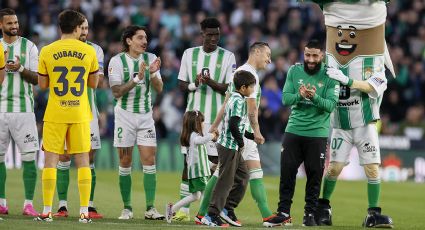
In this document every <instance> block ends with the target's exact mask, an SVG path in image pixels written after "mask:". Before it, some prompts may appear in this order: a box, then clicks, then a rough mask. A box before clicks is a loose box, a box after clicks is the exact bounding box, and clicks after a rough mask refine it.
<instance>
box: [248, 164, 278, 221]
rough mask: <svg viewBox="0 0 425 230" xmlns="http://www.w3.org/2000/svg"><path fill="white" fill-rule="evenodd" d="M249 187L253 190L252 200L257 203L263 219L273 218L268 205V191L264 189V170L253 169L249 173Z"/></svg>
mask: <svg viewBox="0 0 425 230" xmlns="http://www.w3.org/2000/svg"><path fill="white" fill-rule="evenodd" d="M249 177H250V179H249V185H250V188H251V195H252V198H253V199H254V200H255V202H256V203H257V206H258V209H259V210H260V213H261V216H262V217H263V218H266V217H269V216H271V215H272V214H273V213H272V211H271V210H270V208H269V205H268V203H267V194H266V189H265V188H264V183H263V170H262V169H261V168H259V169H252V170H250V171H249Z"/></svg>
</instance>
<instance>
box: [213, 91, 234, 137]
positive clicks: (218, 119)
mask: <svg viewBox="0 0 425 230" xmlns="http://www.w3.org/2000/svg"><path fill="white" fill-rule="evenodd" d="M229 98H230V92H226V97H225V98H224V102H223V104H222V105H221V107H220V110H219V111H218V113H217V116H216V117H215V120H214V122H213V123H212V124H211V127H210V132H214V131H216V130H218V126H219V125H220V122H221V121H222V120H223V115H224V111H225V110H226V104H227V101H228V100H229Z"/></svg>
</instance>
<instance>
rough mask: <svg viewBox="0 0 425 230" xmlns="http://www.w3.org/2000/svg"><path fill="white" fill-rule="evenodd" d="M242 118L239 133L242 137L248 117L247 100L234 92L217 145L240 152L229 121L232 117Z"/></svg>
mask: <svg viewBox="0 0 425 230" xmlns="http://www.w3.org/2000/svg"><path fill="white" fill-rule="evenodd" d="M234 116H236V117H240V118H241V121H240V123H239V132H240V133H242V135H243V134H244V133H245V124H244V122H243V121H244V120H246V116H247V108H246V101H245V98H244V97H243V96H242V95H241V94H240V93H238V92H232V94H231V95H230V97H229V100H228V101H227V103H226V109H225V111H224V121H223V124H222V127H221V133H220V136H219V137H218V140H217V143H219V144H220V145H222V146H223V147H226V148H228V149H234V150H238V143H237V142H236V140H235V138H234V137H233V136H232V133H231V132H230V127H229V121H230V118H231V117H234Z"/></svg>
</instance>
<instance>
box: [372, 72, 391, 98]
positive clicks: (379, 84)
mask: <svg viewBox="0 0 425 230" xmlns="http://www.w3.org/2000/svg"><path fill="white" fill-rule="evenodd" d="M367 82H368V83H369V84H370V85H371V86H372V88H373V91H372V92H370V93H369V96H370V97H372V98H377V97H379V96H381V95H383V94H384V91H385V90H386V89H387V78H385V73H383V72H379V73H377V74H374V75H372V77H370V78H369V79H367Z"/></svg>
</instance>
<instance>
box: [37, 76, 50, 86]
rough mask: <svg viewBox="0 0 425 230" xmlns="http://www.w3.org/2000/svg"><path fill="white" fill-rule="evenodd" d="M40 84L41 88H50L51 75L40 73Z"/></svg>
mask: <svg viewBox="0 0 425 230" xmlns="http://www.w3.org/2000/svg"><path fill="white" fill-rule="evenodd" d="M38 86H40V89H42V90H46V89H48V88H49V75H47V74H46V75H44V74H40V73H38Z"/></svg>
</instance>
